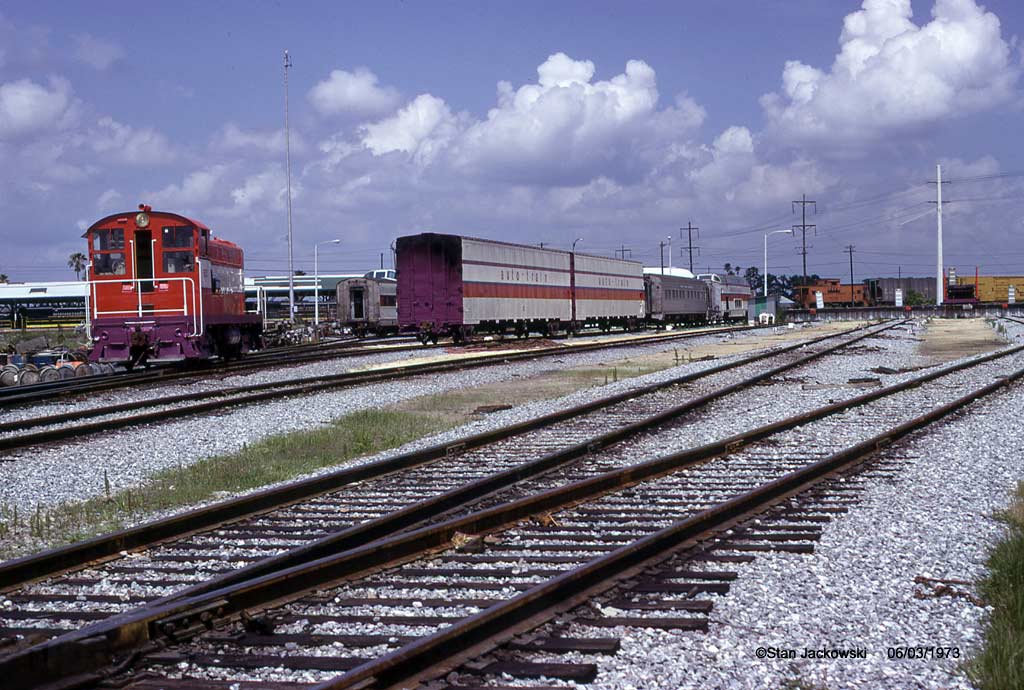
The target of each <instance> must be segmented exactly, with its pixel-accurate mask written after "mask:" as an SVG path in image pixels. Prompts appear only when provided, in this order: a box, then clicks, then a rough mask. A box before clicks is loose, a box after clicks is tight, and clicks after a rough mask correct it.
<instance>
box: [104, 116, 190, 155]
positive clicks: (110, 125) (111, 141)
mask: <svg viewBox="0 0 1024 690" xmlns="http://www.w3.org/2000/svg"><path fill="white" fill-rule="evenodd" d="M89 141H90V145H91V146H92V150H93V151H95V152H96V153H98V154H101V156H102V157H103V160H113V161H117V162H120V163H125V164H127V165H166V164H168V163H171V162H173V161H174V159H175V158H176V153H175V151H174V148H173V147H172V146H171V144H170V142H168V141H167V137H165V136H164V135H163V134H161V133H160V132H157V131H156V130H154V129H152V128H149V127H144V128H142V129H136V128H134V127H132V126H131V125H126V124H123V123H120V122H118V121H117V120H115V119H114V118H112V117H109V116H107V117H102V118H100V120H99V121H98V122H97V123H96V128H95V129H94V130H93V131H92V132H91V133H90V134H89Z"/></svg>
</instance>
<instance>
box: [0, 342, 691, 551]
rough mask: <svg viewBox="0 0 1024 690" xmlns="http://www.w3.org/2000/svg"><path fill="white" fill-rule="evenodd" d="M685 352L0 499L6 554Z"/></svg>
mask: <svg viewBox="0 0 1024 690" xmlns="http://www.w3.org/2000/svg"><path fill="white" fill-rule="evenodd" d="M688 359H689V356H688V355H687V353H686V352H681V351H679V350H678V349H677V350H670V351H667V352H664V353H661V354H660V355H653V356H647V357H642V358H636V359H624V360H618V361H616V362H610V363H608V364H605V365H603V366H588V367H582V368H577V369H567V370H555V371H549V372H546V373H544V374H541V375H539V376H532V377H528V378H523V379H513V380H511V381H504V382H500V383H494V384H490V385H485V386H477V387H474V388H466V389H457V390H451V391H446V392H444V393H438V394H436V395H427V396H422V397H419V398H413V399H411V400H407V401H405V402H402V403H399V404H398V405H395V406H392V407H389V408H385V409H377V410H364V411H360V412H355V413H353V414H350V415H347V416H345V417H342V418H341V419H339V420H336V421H335V422H333V423H331V424H330V425H328V426H324V427H321V428H318V429H314V430H311V431H297V432H293V433H289V434H285V435H282V436H274V437H270V438H266V439H264V440H262V441H259V442H257V443H254V444H252V445H248V446H244V447H243V448H242V449H241V450H239V451H238V452H236V453H232V454H230V455H223V456H217V457H213V458H207V459H204V460H200V461H199V462H197V463H194V464H191V465H187V466H186V465H183V466H181V467H177V468H173V469H169V470H165V471H163V472H160V473H159V474H157V475H155V476H153V477H151V478H150V479H149V480H148V481H147V483H146V484H144V485H142V486H140V487H135V488H132V489H121V490H118V489H116V488H111V486H110V484H109V482H107V483H106V491H105V495H104V496H102V497H97V498H91V499H88V500H85V501H81V502H76V503H66V504H61V505H58V506H55V507H52V508H49V509H46V508H41V507H40V508H37V509H36V511H35V512H33V513H31V514H28V515H25V514H18V512H17V511H16V510H14V509H12V508H8V507H2V506H0V558H11V557H14V556H17V555H21V554H24V553H30V552H33V551H38V550H40V549H43V548H47V547H51V546H56V545H59V544H66V543H70V542H74V541H79V540H82V539H87V538H89V537H92V536H95V535H97V534H103V533H104V532H110V531H113V530H117V529H122V528H123V527H124V526H125V525H126V524H129V523H133V522H138V521H139V520H141V519H144V518H145V517H146V516H147V515H150V514H152V513H155V512H160V511H166V510H170V509H175V508H181V507H184V506H190V505H194V504H197V503H202V502H206V501H210V500H212V499H218V498H221V497H222V494H231V493H238V492H242V491H247V490H251V489H257V488H260V487H263V486H266V485H268V484H273V483H275V482H281V481H286V480H288V479H292V478H294V477H296V476H298V475H302V474H306V473H309V472H313V471H316V470H318V469H321V468H325V467H331V466H333V465H337V464H339V463H341V462H344V461H345V460H349V459H351V458H356V457H359V456H361V455H368V454H372V453H377V452H380V451H383V450H387V449H389V448H396V447H398V446H401V445H402V444H404V443H407V442H409V441H412V440H415V439H418V438H422V437H424V436H429V435H430V434H434V433H437V432H440V431H444V430H447V429H451V428H454V427H457V426H460V425H462V424H465V423H466V422H468V421H471V420H472V419H479V418H480V416H481V410H480V409H479V408H481V407H488V406H494V405H500V406H505V405H522V404H525V403H528V402H533V401H536V400H549V399H552V398H557V397H560V396H563V395H567V394H569V393H573V392H575V391H578V390H581V389H584V388H592V387H594V386H600V385H604V384H608V383H613V382H615V381H620V380H623V379H627V378H632V377H635V376H641V375H643V374H648V373H651V372H654V371H660V370H662V369H666V368H668V367H672V366H678V365H679V364H682V363H685V362H686V361H688Z"/></svg>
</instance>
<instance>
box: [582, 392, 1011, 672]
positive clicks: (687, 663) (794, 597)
mask: <svg viewBox="0 0 1024 690" xmlns="http://www.w3.org/2000/svg"><path fill="white" fill-rule="evenodd" d="M1022 404H1024V390H1021V388H1020V386H1019V385H1018V386H1017V387H1015V388H1014V389H1012V390H1010V391H1008V392H1006V393H1001V394H999V395H997V396H996V397H995V398H992V399H990V400H987V401H983V402H981V403H979V404H977V405H976V406H974V407H972V408H969V410H968V411H967V412H965V413H961V414H960V415H958V416H957V417H956V418H955V419H954V420H952V421H950V422H948V423H946V424H943V425H942V427H941V428H938V429H936V430H934V431H932V432H931V433H918V434H917V435H916V436H915V437H914V439H912V440H910V441H908V442H906V443H904V444H901V445H900V446H898V447H897V448H896V449H893V450H892V451H890V452H889V453H888V454H887V455H888V456H892V457H896V458H900V460H899V461H898V463H897V467H899V472H898V473H897V474H896V475H894V477H893V478H892V479H873V480H871V481H870V482H868V485H867V487H866V490H865V491H864V493H863V494H862V495H861V500H860V503H859V504H858V505H856V506H855V507H853V508H852V509H851V511H850V512H849V513H848V514H846V515H843V516H841V517H839V518H838V519H836V520H834V521H833V522H832V523H830V524H829V525H828V526H827V527H826V528H825V531H824V534H823V535H822V539H821V542H820V543H819V544H818V545H817V546H816V548H815V552H814V554H812V555H797V554H791V553H773V554H767V555H763V556H760V555H759V556H758V558H757V559H756V560H755V561H754V562H752V563H751V564H749V565H746V566H738V567H735V568H733V569H735V570H737V571H738V572H739V578H738V579H737V580H736V581H735V582H734V583H733V586H732V589H731V591H730V593H729V594H727V595H725V596H722V597H717V598H716V599H715V608H714V610H713V612H712V614H711V625H710V629H709V632H708V633H707V634H692V633H674V632H666V631H657V630H647V629H619V630H618V632H619V633H620V634H621V635H622V644H623V648H622V651H621V652H620V653H619V654H618V655H616V656H615V657H612V658H608V659H602V658H597V659H592V661H595V662H596V663H598V664H599V665H600V666H601V672H600V673H599V675H598V680H597V682H595V683H594V684H593V685H591V686H589V687H593V688H602V689H604V688H607V689H608V690H629V689H633V690H639V689H642V688H666V689H667V688H673V689H675V688H737V689H741V688H742V689H746V688H751V689H752V688H766V687H772V688H775V687H787V685H786V684H787V683H788V684H790V685H789V686H790V687H807V688H828V690H837V689H838V688H891V689H893V690H896V689H901V690H902V689H905V688H971V687H973V686H972V685H971V684H970V682H969V681H968V680H967V679H966V677H965V675H964V674H963V672H962V670H961V667H962V665H963V664H964V663H965V662H966V661H967V659H968V658H969V656H970V655H971V653H972V652H973V650H974V649H976V648H977V646H978V645H979V644H980V643H981V641H982V626H983V623H984V619H985V615H986V609H985V608H983V607H980V606H977V605H976V604H974V603H972V602H971V601H970V600H969V599H968V598H966V597H959V596H943V597H934V596H931V595H930V594H929V593H930V592H931V588H930V587H928V586H924V585H921V584H916V583H915V581H914V579H915V577H918V576H924V577H927V578H936V579H943V580H964V581H972V582H973V581H977V580H978V579H979V578H981V577H982V576H983V575H984V573H985V567H984V563H985V559H986V557H987V549H988V548H989V547H990V545H992V544H993V543H995V541H996V540H997V539H998V538H999V536H1000V535H1001V533H1002V527H1001V525H1000V523H998V522H997V521H995V520H993V519H992V514H993V513H994V512H995V511H998V510H1000V509H1003V508H1004V507H1005V506H1006V505H1007V504H1008V502H1009V500H1010V495H1011V492H1012V491H1013V490H1014V488H1015V486H1016V483H1017V482H1018V481H1020V480H1021V478H1022V475H1024V472H1022V468H1021V465H1020V460H1019V459H1020V457H1021V456H1022V454H1024V442H1022V440H1021V439H1022V438H1024V420H1021V418H1020V415H1019V409H1020V406H1021V405H1022ZM958 589H960V590H966V591H970V588H969V587H966V588H965V587H958ZM918 593H920V594H921V595H923V596H922V597H921V598H919V597H918V596H917V594H918ZM601 632H602V633H603V634H607V633H609V632H610V631H609V630H603V631H601ZM591 634H593V633H591ZM919 646H920V647H944V648H956V649H957V650H958V652H957V653H958V654H959V656H958V657H952V656H950V657H948V658H945V659H935V658H926V659H913V660H906V659H904V660H895V659H889V658H888V653H889V651H888V650H889V649H890V648H892V649H895V648H899V647H919ZM759 648H760V649H764V650H765V651H766V653H770V652H768V650H771V649H774V650H792V651H793V652H794V653H795V654H796V658H792V659H789V658H786V659H783V658H775V659H772V658H763V659H762V658H758V651H757V650H758V649H759ZM823 648H824V649H830V650H840V649H848V650H864V651H865V656H866V658H857V659H814V658H800V656H801V655H802V654H803V650H804V649H813V650H821V649H823ZM799 683H803V685H800V684H799Z"/></svg>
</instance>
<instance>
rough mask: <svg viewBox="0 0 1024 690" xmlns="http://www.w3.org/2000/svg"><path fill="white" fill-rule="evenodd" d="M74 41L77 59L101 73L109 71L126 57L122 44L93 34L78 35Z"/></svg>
mask: <svg viewBox="0 0 1024 690" xmlns="http://www.w3.org/2000/svg"><path fill="white" fill-rule="evenodd" d="M72 40H73V41H74V46H75V48H74V55H75V58H77V59H78V60H80V61H82V62H84V63H85V64H87V65H89V66H90V67H93V68H94V69H97V70H100V71H103V70H105V69H107V68H108V67H110V66H111V65H112V64H114V63H115V62H117V61H118V60H120V59H121V58H123V57H124V55H125V51H124V48H122V47H121V44H120V43H117V42H115V41H113V40H109V39H108V40H104V39H101V38H96V37H95V36H93V35H91V34H78V35H77V36H74V37H73V39H72Z"/></svg>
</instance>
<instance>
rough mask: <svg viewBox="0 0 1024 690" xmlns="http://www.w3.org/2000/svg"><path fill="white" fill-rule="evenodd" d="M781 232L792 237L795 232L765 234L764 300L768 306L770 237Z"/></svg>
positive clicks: (773, 231) (778, 231) (776, 231)
mask: <svg viewBox="0 0 1024 690" xmlns="http://www.w3.org/2000/svg"><path fill="white" fill-rule="evenodd" d="M780 232H788V233H789V234H790V235H792V234H793V231H792V230H791V229H790V230H772V231H771V232H766V233H765V234H764V298H765V303H766V304H767V300H768V235H776V234H778V233H780Z"/></svg>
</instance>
